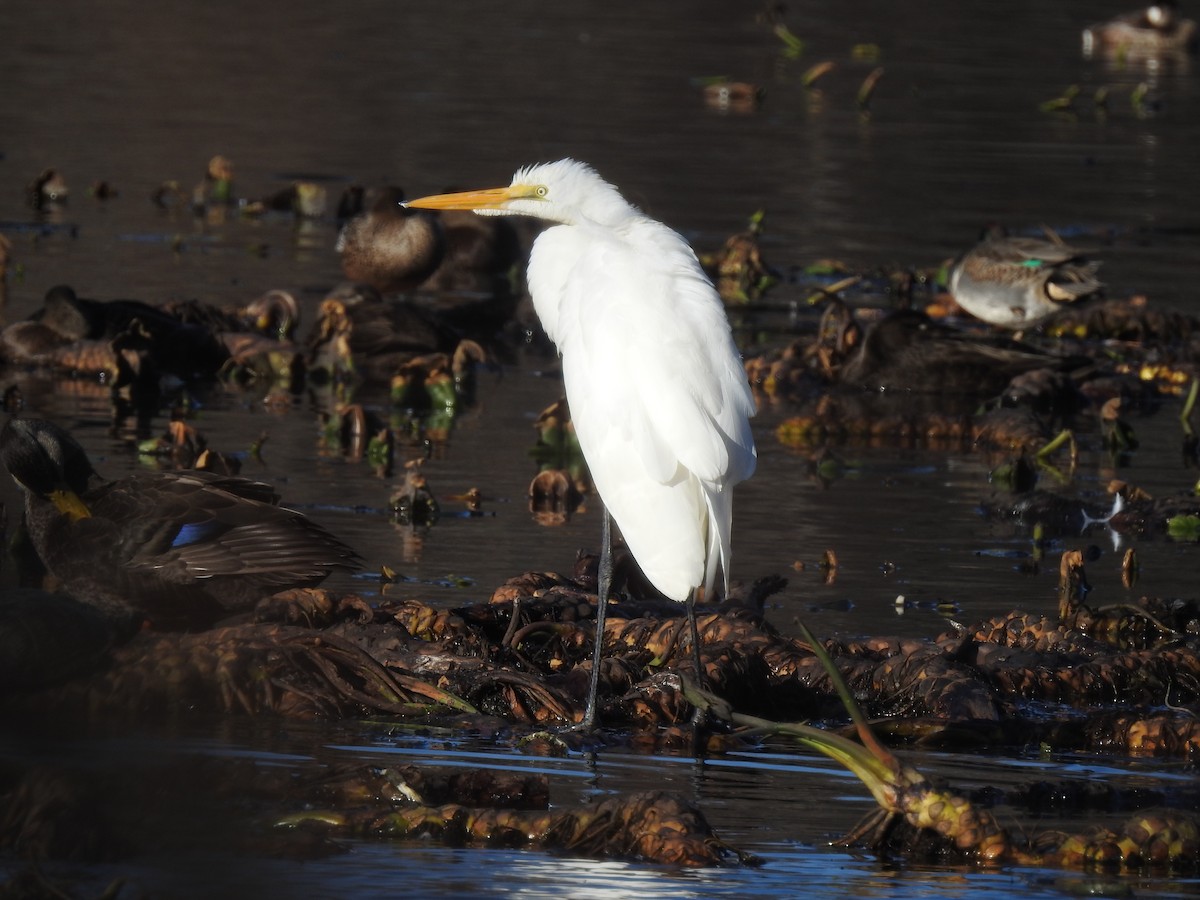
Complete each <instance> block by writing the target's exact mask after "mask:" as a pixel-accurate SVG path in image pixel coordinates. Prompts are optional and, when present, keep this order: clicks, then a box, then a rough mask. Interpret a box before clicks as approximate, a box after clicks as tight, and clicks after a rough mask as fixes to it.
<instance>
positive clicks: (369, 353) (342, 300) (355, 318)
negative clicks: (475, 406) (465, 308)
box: [305, 283, 460, 381]
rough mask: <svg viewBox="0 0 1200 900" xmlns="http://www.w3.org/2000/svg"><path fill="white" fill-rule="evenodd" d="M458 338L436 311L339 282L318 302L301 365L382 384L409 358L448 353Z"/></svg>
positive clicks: (315, 370)
mask: <svg viewBox="0 0 1200 900" xmlns="http://www.w3.org/2000/svg"><path fill="white" fill-rule="evenodd" d="M459 339H460V335H459V334H458V333H457V332H456V331H455V330H454V329H453V328H452V327H450V326H449V325H447V324H446V323H445V322H444V321H443V320H442V318H441V317H440V316H438V315H437V314H436V312H435V311H432V310H429V309H426V308H424V307H422V306H419V305H417V304H415V303H413V302H410V301H408V300H404V299H400V298H395V297H392V298H385V297H383V296H382V295H381V294H380V293H379V291H378V290H376V289H375V288H374V287H372V286H371V285H369V284H352V283H342V284H340V285H338V286H336V287H335V288H334V289H333V290H332V291H331V292H330V293H329V294H328V295H327V296H326V298H325V299H324V300H323V301H322V302H321V305H320V308H319V309H318V311H317V320H316V321H315V322H314V323H313V325H312V328H311V329H310V331H309V334H308V338H307V341H306V348H307V355H306V358H305V363H306V366H307V368H308V369H309V371H311V372H317V373H319V372H325V373H328V374H330V375H343V374H348V373H351V372H353V373H354V374H355V375H356V376H358V377H360V378H363V379H365V380H367V381H386V380H388V379H390V378H391V377H392V375H393V374H395V372H396V370H397V367H398V366H399V365H400V364H401V363H403V362H406V361H407V360H410V359H412V358H413V357H414V356H417V355H420V354H422V353H431V352H444V353H450V352H453V350H454V348H455V347H456V346H457V344H458V342H459Z"/></svg>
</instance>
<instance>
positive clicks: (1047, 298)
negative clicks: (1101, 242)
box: [950, 228, 1102, 328]
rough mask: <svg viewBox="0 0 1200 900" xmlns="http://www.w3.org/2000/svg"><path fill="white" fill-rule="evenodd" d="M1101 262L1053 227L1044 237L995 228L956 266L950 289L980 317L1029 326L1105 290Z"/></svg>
mask: <svg viewBox="0 0 1200 900" xmlns="http://www.w3.org/2000/svg"><path fill="white" fill-rule="evenodd" d="M1099 267H1100V263H1098V262H1095V261H1088V260H1086V259H1084V258H1083V255H1082V254H1081V253H1080V251H1079V250H1077V249H1075V248H1074V247H1071V246H1068V245H1067V244H1066V243H1065V242H1064V241H1063V240H1062V239H1061V238H1060V237H1059V236H1058V235H1057V234H1055V233H1054V232H1052V231H1049V230H1047V232H1046V239H1042V238H1034V237H1010V236H1009V235H1008V234H1007V233H1006V232H1005V231H1004V230H1003V229H998V228H996V229H990V230H989V231H988V233H987V234H986V235H985V236H984V239H983V240H982V241H980V242H979V243H978V244H976V245H975V246H974V247H972V248H971V249H970V250H968V251H967V252H966V253H964V254H963V255H962V256H961V257H960V258H959V259H958V260H957V261H956V262H955V263H954V265H953V266H952V267H951V270H950V293H951V294H952V295H953V296H954V300H955V302H957V303H958V305H959V306H961V307H962V308H963V309H965V310H966V311H967V312H969V313H970V314H971V315H973V316H975V317H976V318H978V319H982V320H983V321H985V322H990V323H992V324H993V325H1000V326H1002V327H1004V328H1025V327H1027V326H1029V325H1034V324H1036V323H1037V322H1040V321H1041V320H1042V319H1045V318H1047V317H1049V316H1052V315H1054V313H1056V312H1058V311H1059V310H1060V309H1062V308H1063V306H1064V305H1065V304H1067V303H1073V302H1074V301H1076V300H1080V299H1083V298H1084V297H1089V296H1091V295H1092V294H1095V293H1096V292H1097V291H1099V290H1100V288H1101V287H1102V285H1101V284H1100V282H1099V281H1098V280H1097V279H1096V270H1097V269H1098V268H1099Z"/></svg>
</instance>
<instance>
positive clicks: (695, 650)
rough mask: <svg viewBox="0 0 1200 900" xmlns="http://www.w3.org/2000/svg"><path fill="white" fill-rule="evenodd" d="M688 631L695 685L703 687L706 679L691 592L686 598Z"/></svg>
mask: <svg viewBox="0 0 1200 900" xmlns="http://www.w3.org/2000/svg"><path fill="white" fill-rule="evenodd" d="M687 620H688V630H689V631H690V632H691V636H692V664H693V665H694V666H695V667H696V684H698V685H699V686H700V687H705V685H706V684H707V683H708V679H707V678H705V677H704V664H703V663H701V662H700V625H699V624H698V623H697V622H696V592H695V591H692V592H691V593H690V594H688V598H687Z"/></svg>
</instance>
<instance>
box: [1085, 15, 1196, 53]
mask: <svg viewBox="0 0 1200 900" xmlns="http://www.w3.org/2000/svg"><path fill="white" fill-rule="evenodd" d="M1197 36H1198V35H1197V29H1196V23H1195V21H1194V20H1192V19H1184V18H1181V17H1180V16H1179V9H1178V7H1177V6H1176V4H1175V3H1174V2H1173V0H1160V2H1156V3H1151V4H1150V5H1149V6H1147V7H1146V8H1145V9H1139V10H1135V11H1133V12H1129V13H1124V14H1122V15H1119V16H1116V17H1115V18H1112V19H1109V20H1108V21H1107V22H1097V23H1096V24H1094V25H1089V26H1088V27H1087V28H1085V29H1083V55H1084V56H1085V57H1086V58H1088V59H1090V58H1092V57H1093V56H1104V57H1108V58H1111V59H1122V60H1123V59H1131V58H1132V59H1154V58H1157V57H1164V56H1179V55H1185V54H1188V53H1193V52H1195V50H1196V44H1197Z"/></svg>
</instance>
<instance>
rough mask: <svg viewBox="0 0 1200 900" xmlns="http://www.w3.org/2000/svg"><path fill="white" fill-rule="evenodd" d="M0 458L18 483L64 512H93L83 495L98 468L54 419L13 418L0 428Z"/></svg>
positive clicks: (80, 516) (78, 516)
mask: <svg viewBox="0 0 1200 900" xmlns="http://www.w3.org/2000/svg"><path fill="white" fill-rule="evenodd" d="M0 461H2V462H3V463H4V467H5V468H6V469H8V472H9V474H10V475H12V477H13V480H14V481H16V482H17V484H19V485H20V486H21V487H23V488H24V489H25V490H27V491H29V492H30V493H32V494H34V495H35V496H38V497H41V498H42V499H44V500H49V501H50V502H51V503H53V504H54V505H55V507H56V508H57V509H58V510H59V512H61V513H63V514H64V515H67V516H70V517H71V518H72V519H83V518H87V517H88V516H89V515H91V513H90V512H89V510H88V508H87V504H86V503H84V501H83V500H82V499H81V497H82V495H83V494H84V493H85V492H86V491H87V486H88V480H89V479H90V478H91V477H92V476H93V475H95V474H96V471H95V469H93V468H92V463H91V461H90V460H89V459H88V458H87V453H86V452H85V451H84V449H83V448H82V447H81V446H79V443H78V442H77V441H76V440H75V439H74V438H73V437H71V435H70V434H68V433H67V432H66V431H65V430H63V429H62V428H60V427H58V426H57V425H55V424H54V423H53V422H47V421H46V420H45V419H10V420H9V422H8V424H7V425H5V426H4V430H3V431H0Z"/></svg>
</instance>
